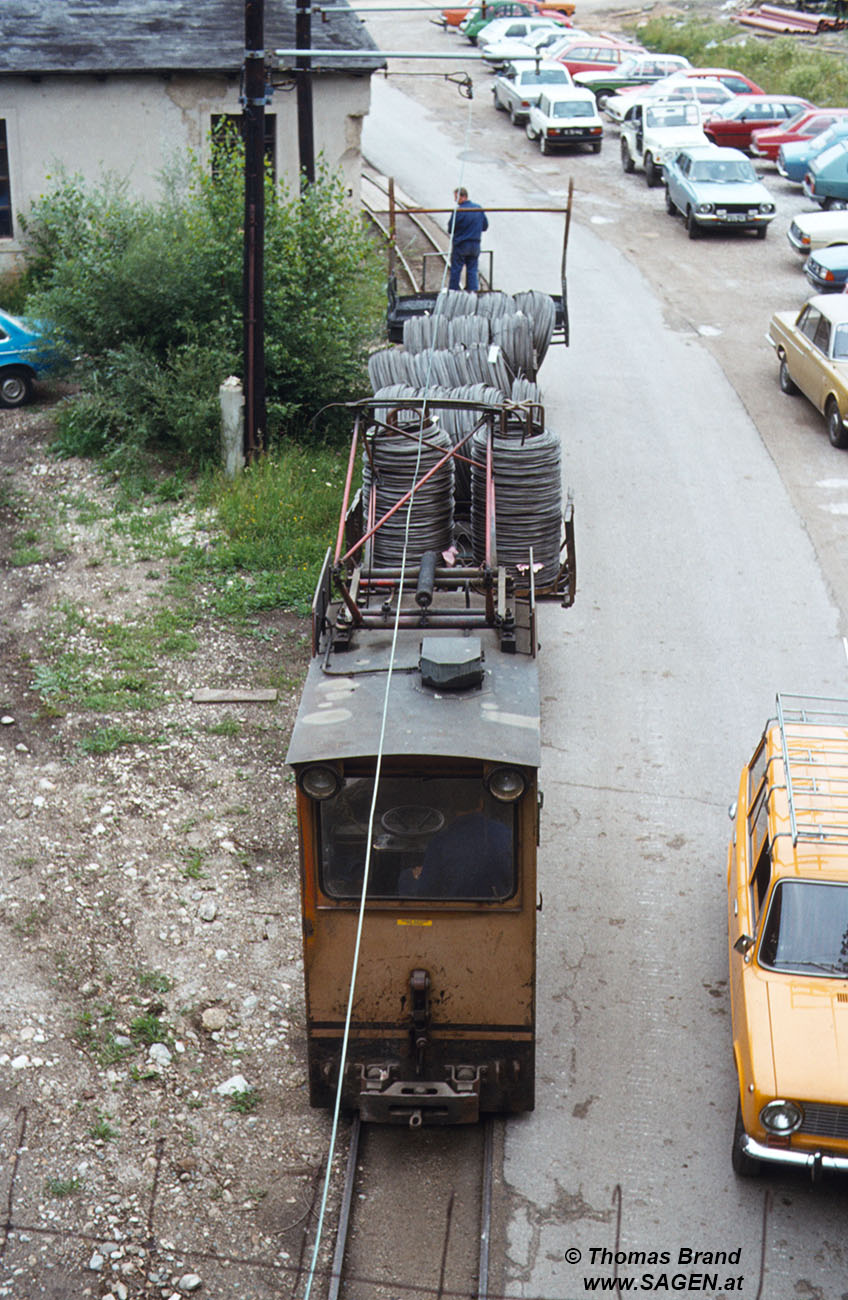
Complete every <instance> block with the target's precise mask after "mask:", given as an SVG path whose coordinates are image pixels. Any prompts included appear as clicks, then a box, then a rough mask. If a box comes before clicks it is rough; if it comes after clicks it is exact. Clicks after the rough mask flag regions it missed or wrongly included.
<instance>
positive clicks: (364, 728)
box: [286, 628, 541, 767]
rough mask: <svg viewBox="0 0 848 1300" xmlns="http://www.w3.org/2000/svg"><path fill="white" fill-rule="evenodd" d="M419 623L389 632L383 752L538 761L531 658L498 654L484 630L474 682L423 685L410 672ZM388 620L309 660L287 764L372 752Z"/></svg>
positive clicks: (379, 718)
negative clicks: (460, 686)
mask: <svg viewBox="0 0 848 1300" xmlns="http://www.w3.org/2000/svg"><path fill="white" fill-rule="evenodd" d="M421 639H422V632H421V630H420V629H417V630H415V631H412V630H410V631H404V632H402V633H401V634H400V635H399V638H398V645H397V649H396V654H395V663H394V668H393V671H392V679H391V690H390V694H389V705H388V710H387V716H386V732H385V738H384V742H383V753H384V754H386V755H407V754H408V755H412V754H420V755H445V756H448V757H457V758H478V759H484V760H486V761H487V762H501V763H516V764H520V765H521V766H525V767H538V766H539V762H540V754H541V745H540V735H539V682H538V673H537V668H536V661H535V660H534V659H532V658H531V657H529V656H528V655H524V654H506V653H504V652H503V651H502V650H501V649H500V646H499V644H498V640H497V636H496V634H495V633H494V631H491V630H489V631H484V634H483V636H482V642H483V649H484V656H485V657H484V662H483V668H484V676H483V681H482V684H481V685H480V686H479V687H473V688H470V689H467V690H459V691H449V690H441V691H438V690H433V689H432V688H431V687H428V686H425V685H424V683H423V682H422V680H421V673H420V671H419V656H420V646H421ZM391 645H392V634H391V629H390V628H389V629H386V631H385V632H372V633H371V635H370V636H369V637H368V639H367V645H364V644H362V643H360V644H357V645H355V646H353V647H351V648H350V649H348V650H344V651H333V650H330V651H329V653H328V654H326V655H321V656H319V657H316V658H315V659H313V660H312V663H311V665H310V668H309V672H308V675H307V678H306V684H305V686H304V689H303V695H302V697H301V701H300V708H299V709H298V714H297V719H296V721H295V725H294V731H293V732H292V738H291V744H290V746H289V752H288V754H287V756H286V761H287V762H289V763H292V764H296V763H308V762H318V761H321V760H330V759H345V758H360V757H366V756H372V755H375V754H376V753H377V751H378V749H379V743H380V732H381V728H382V722H383V709H384V699H385V691H386V678H387V671H388V666H389V657H390V654H391Z"/></svg>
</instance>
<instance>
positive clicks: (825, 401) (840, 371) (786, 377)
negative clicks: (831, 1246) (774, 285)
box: [767, 293, 848, 447]
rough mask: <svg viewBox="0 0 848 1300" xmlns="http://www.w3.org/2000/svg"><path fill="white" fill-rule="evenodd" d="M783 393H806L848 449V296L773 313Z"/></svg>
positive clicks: (771, 335)
mask: <svg viewBox="0 0 848 1300" xmlns="http://www.w3.org/2000/svg"><path fill="white" fill-rule="evenodd" d="M767 338H768V341H769V343H771V345H772V347H773V348H774V350H775V352H776V353H777V358H778V361H779V362H780V374H779V378H780V387H781V389H782V391H783V392H784V393H789V394H793V393H797V392H799V391H800V392H802V393H803V394H804V396H805V397H808V398H809V400H810V401H811V402H812V403H813V406H815V408H816V410H818V411H821V413H822V415H823V416H824V417H825V419H826V420H827V432H828V436H829V438H830V441H831V444H832V446H834V447H848V430H846V428H845V420H846V417H848V294H843V293H839V294H826V293H821V294H817V295H816V296H815V297H814V298H810V300H809V301H808V302H806V303H805V304H804V306H803V307H802V308H801V310H800V312H798V313H797V314H796V313H795V312H788V311H779V312H776V313H775V314H774V316H773V317H772V319H771V324H770V325H769V330H768V335H767Z"/></svg>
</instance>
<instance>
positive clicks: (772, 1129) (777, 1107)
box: [760, 1101, 804, 1137]
mask: <svg viewBox="0 0 848 1300" xmlns="http://www.w3.org/2000/svg"><path fill="white" fill-rule="evenodd" d="M803 1119H804V1112H803V1111H802V1110H801V1107H800V1106H796V1105H795V1102H794V1101H770V1102H769V1103H768V1105H766V1106H763V1108H762V1110H761V1111H760V1121H761V1122H762V1126H763V1128H764V1129H767V1130H768V1132H769V1133H773V1134H774V1135H775V1137H788V1135H789V1134H790V1133H794V1132H795V1130H796V1129H797V1128H800V1127H801V1124H802V1122H803Z"/></svg>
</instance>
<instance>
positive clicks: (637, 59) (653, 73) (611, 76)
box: [574, 54, 689, 108]
mask: <svg viewBox="0 0 848 1300" xmlns="http://www.w3.org/2000/svg"><path fill="white" fill-rule="evenodd" d="M688 66H689V60H688V59H686V58H684V57H683V55H682V54H631V55H630V57H629V58H626V59H625V60H624V62H623V63H619V65H618V67H617V68H613V69H612V70H607V71H603V72H600V71H596V72H578V73H577V75H576V77H575V78H574V80H575V82H576V83H577V85H579V86H586V87H587V89H588V90H591V91H592V94H593V95H594V96H595V99H596V101H597V105H598V108H603V106H604V104H605V103H606V101H607V100H608V99H609V97H610V95H614V94H616V92H617V91H619V90H623V89H624V88H626V87H630V86H634V87H641V86H649V85H651V84H652V83H653V82H655V81H659V80H660V79H661V78H662V77H667V76H668V75H669V74H670V73H672V72H677V71H679V70H680V69H681V68H685V67H688Z"/></svg>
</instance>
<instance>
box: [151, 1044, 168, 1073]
mask: <svg viewBox="0 0 848 1300" xmlns="http://www.w3.org/2000/svg"><path fill="white" fill-rule="evenodd" d="M147 1059H148V1060H149V1061H152V1062H153V1064H154V1065H158V1066H159V1067H160V1068H162V1069H164V1068H165V1066H167V1065H170V1064H171V1059H172V1058H171V1053H170V1052H169V1050H168V1048H167V1047H166V1046H165V1044H164V1043H153V1044H151V1046H150V1049H149V1051H148V1053H147Z"/></svg>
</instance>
